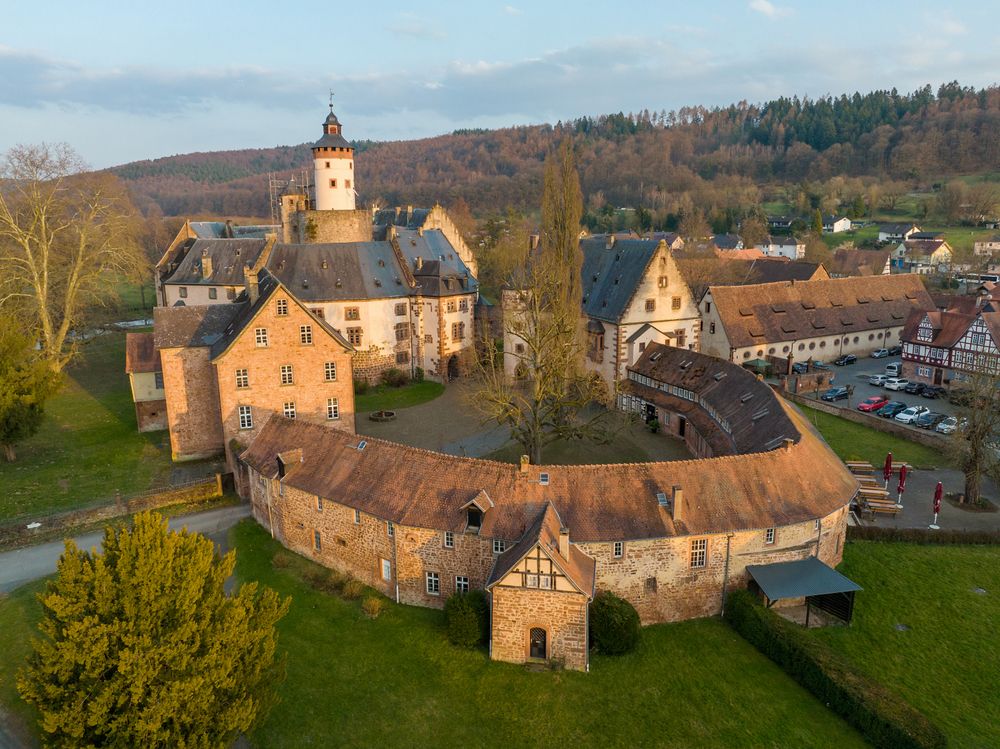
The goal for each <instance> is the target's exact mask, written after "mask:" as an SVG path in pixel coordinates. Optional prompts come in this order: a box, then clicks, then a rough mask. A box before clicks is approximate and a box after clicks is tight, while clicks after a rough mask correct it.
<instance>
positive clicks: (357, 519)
mask: <svg viewBox="0 0 1000 749" xmlns="http://www.w3.org/2000/svg"><path fill="white" fill-rule="evenodd" d="M354 524H355V525H361V510H355V511H354Z"/></svg>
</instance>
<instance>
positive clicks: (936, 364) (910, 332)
mask: <svg viewBox="0 0 1000 749" xmlns="http://www.w3.org/2000/svg"><path fill="white" fill-rule="evenodd" d="M956 301H957V300H956ZM902 343H903V376H904V377H907V378H908V379H911V380H914V381H916V382H924V383H930V384H934V385H942V384H947V383H952V382H959V381H962V380H965V379H968V378H969V377H970V376H971V375H973V374H977V373H982V374H988V375H993V376H996V375H1000V307H998V305H997V304H996V303H995V302H994V301H993V297H992V296H991V295H989V294H983V295H981V296H980V297H979V298H978V299H976V300H973V299H969V298H967V299H965V300H961V301H960V302H958V303H955V304H952V305H951V306H949V307H948V308H947V309H944V310H941V309H934V310H926V311H924V310H914V311H913V312H912V313H911V314H910V316H909V318H908V319H907V321H906V326H905V327H904V328H903V334H902Z"/></svg>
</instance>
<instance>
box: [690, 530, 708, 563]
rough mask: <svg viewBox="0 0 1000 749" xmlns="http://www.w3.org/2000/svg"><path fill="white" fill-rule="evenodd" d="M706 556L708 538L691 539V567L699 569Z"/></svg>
mask: <svg viewBox="0 0 1000 749" xmlns="http://www.w3.org/2000/svg"><path fill="white" fill-rule="evenodd" d="M707 557H708V539H707V538H696V539H693V540H692V541H691V569H693V570H694V569H701V568H703V567H704V566H705V561H706V559H707Z"/></svg>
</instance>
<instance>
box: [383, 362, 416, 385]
mask: <svg viewBox="0 0 1000 749" xmlns="http://www.w3.org/2000/svg"><path fill="white" fill-rule="evenodd" d="M409 381H410V377H409V375H407V374H406V372H404V371H403V370H401V369H396V368H395V367H393V368H392V369H387V370H385V371H384V372H382V383H383V384H384V385H388V386H389V387H394V388H400V387H403V385H405V384H407V383H408V382H409Z"/></svg>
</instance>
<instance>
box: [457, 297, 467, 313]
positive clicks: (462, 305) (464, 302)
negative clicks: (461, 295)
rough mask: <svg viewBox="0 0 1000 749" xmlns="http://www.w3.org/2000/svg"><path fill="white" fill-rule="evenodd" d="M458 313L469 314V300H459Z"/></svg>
mask: <svg viewBox="0 0 1000 749" xmlns="http://www.w3.org/2000/svg"><path fill="white" fill-rule="evenodd" d="M458 311H459V312H468V311H469V300H468V299H459V300H458Z"/></svg>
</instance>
